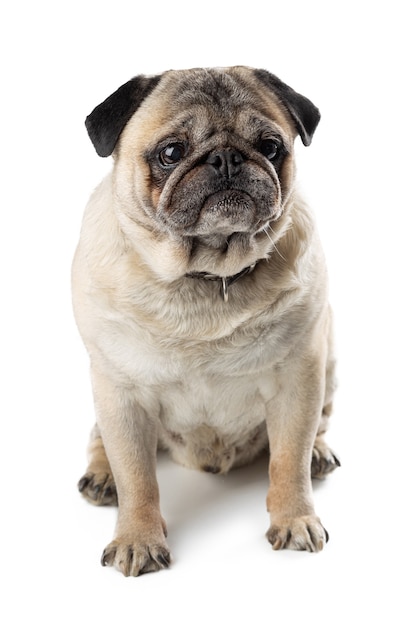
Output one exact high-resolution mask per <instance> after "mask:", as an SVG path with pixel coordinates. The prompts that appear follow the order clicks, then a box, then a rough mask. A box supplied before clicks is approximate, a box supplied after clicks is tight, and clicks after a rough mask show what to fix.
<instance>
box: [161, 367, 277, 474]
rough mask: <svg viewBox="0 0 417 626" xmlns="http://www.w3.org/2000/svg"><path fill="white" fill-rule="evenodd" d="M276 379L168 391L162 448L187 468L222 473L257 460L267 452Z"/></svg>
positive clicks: (266, 376) (214, 381)
mask: <svg viewBox="0 0 417 626" xmlns="http://www.w3.org/2000/svg"><path fill="white" fill-rule="evenodd" d="M274 395H275V394H274V383H273V375H272V373H263V374H260V375H257V376H250V377H249V376H240V377H219V378H215V377H211V378H204V377H202V376H198V375H194V376H193V377H192V380H191V381H187V382H183V383H181V384H176V385H168V386H166V387H165V389H164V391H163V394H162V397H161V399H160V402H161V405H160V406H161V411H160V441H161V445H162V446H163V447H165V448H168V449H169V450H170V451H171V454H172V456H173V458H174V459H175V460H176V461H177V462H179V463H181V464H183V465H186V466H188V467H192V468H196V469H202V470H205V471H209V472H213V473H218V472H227V471H228V470H229V469H230V468H231V467H232V466H237V465H241V464H244V463H247V462H249V461H251V460H252V459H254V458H255V457H256V456H257V455H258V454H259V453H260V452H261V451H262V450H263V449H265V448H266V447H267V441H268V439H267V433H266V424H265V420H266V417H267V412H268V402H269V401H270V400H271V398H272V397H273V396H274Z"/></svg>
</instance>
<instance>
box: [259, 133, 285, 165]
mask: <svg viewBox="0 0 417 626" xmlns="http://www.w3.org/2000/svg"><path fill="white" fill-rule="evenodd" d="M280 147H281V146H280V144H279V142H278V141H277V140H276V139H270V138H268V139H262V140H261V141H260V142H259V152H260V153H261V154H263V155H264V157H266V158H267V159H268V160H269V161H273V160H274V159H275V157H276V156H277V155H278V152H279V150H280Z"/></svg>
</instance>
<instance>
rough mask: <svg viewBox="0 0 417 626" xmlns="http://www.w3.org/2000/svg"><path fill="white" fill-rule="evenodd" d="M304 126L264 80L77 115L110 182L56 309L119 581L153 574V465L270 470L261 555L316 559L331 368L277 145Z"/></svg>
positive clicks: (149, 79) (284, 151) (297, 104)
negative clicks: (66, 295) (89, 404)
mask: <svg viewBox="0 0 417 626" xmlns="http://www.w3.org/2000/svg"><path fill="white" fill-rule="evenodd" d="M319 119H320V114H319V111H318V109H317V108H316V107H315V106H314V105H313V104H312V102H310V100H308V99H307V98H305V97H304V96H302V95H300V94H299V93H297V92H296V91H294V90H293V89H292V88H290V87H289V86H287V85H286V84H285V83H283V82H282V81H281V80H280V79H278V78H277V77H276V76H275V75H273V74H271V73H269V72H268V71H266V70H263V69H252V68H248V67H240V66H238V67H231V68H211V69H190V70H181V71H167V72H165V73H162V74H160V75H154V76H145V75H140V76H137V77H135V78H133V79H132V80H130V81H129V82H127V83H126V84H124V85H122V86H121V87H120V88H119V89H118V90H117V91H116V92H115V93H113V94H112V95H111V96H110V97H108V98H107V99H106V100H105V101H104V102H102V104H100V105H98V106H97V107H96V108H95V109H94V110H93V112H92V113H91V114H90V115H89V116H88V117H87V120H86V126H87V130H88V133H89V136H90V138H91V141H92V143H93V145H94V147H95V149H96V151H97V153H98V154H99V155H100V156H101V157H107V156H110V155H112V157H113V160H114V164H113V169H112V171H111V173H110V174H109V175H108V176H107V177H106V178H105V179H104V180H103V182H102V183H101V184H100V185H99V186H98V187H97V189H96V190H95V191H94V193H93V195H92V197H91V199H90V201H89V203H88V205H87V208H86V212H85V216H84V220H83V225H82V230H81V236H80V241H79V245H78V248H77V251H76V254H75V258H74V262H73V273H72V276H73V278H72V281H73V301H74V311H75V317H76V321H77V324H78V327H79V331H80V333H81V336H82V338H83V341H84V343H85V346H86V348H87V351H88V353H89V356H90V359H91V376H92V387H93V394H94V401H95V408H96V419H97V423H96V424H95V426H94V428H93V431H92V435H91V440H90V444H89V450H88V455H89V463H88V468H87V471H86V473H85V475H84V476H83V477H82V478H81V480H80V481H79V484H78V486H79V490H80V491H81V493H82V494H83V495H84V496H85V497H86V498H87V499H88V500H89V501H90V502H92V503H93V504H98V505H106V504H116V503H117V504H118V507H119V510H118V521H117V526H116V531H115V536H114V539H113V540H112V541H111V542H110V543H109V545H108V546H107V547H106V548H105V550H104V552H103V555H102V560H101V562H102V564H103V565H114V566H115V567H116V568H118V569H119V570H121V572H122V573H123V574H125V575H126V576H129V575H130V576H138V575H139V574H143V573H145V572H151V571H155V570H159V569H162V568H166V567H168V565H169V564H170V560H171V557H170V551H169V548H168V545H167V542H166V536H167V527H166V523H165V521H164V519H163V517H162V515H161V511H160V504H159V492H158V484H157V479H156V470H155V468H156V462H157V449H158V447H161V448H165V449H167V450H169V451H170V453H171V454H172V457H173V459H174V460H175V461H177V462H178V463H181V464H183V465H185V466H187V467H190V468H193V469H197V470H202V471H204V472H211V473H213V474H221V473H225V472H228V471H229V470H230V469H231V468H235V467H237V466H239V465H242V464H244V463H250V462H251V461H252V460H253V459H255V458H256V457H257V456H258V455H259V454H260V453H261V452H262V451H264V450H268V452H269V481H270V484H269V489H268V494H267V508H268V511H269V513H270V527H269V530H268V531H267V538H268V540H269V542H270V543H271V544H272V547H273V548H274V549H275V550H280V549H283V548H291V549H295V550H308V551H310V552H317V551H319V550H321V549H322V548H323V546H324V545H325V543H326V542H327V540H328V534H327V531H326V530H325V528H324V527H323V525H322V523H321V521H320V519H319V517H318V516H317V515H316V513H315V510H314V504H313V497H312V481H311V477H318V478H322V477H324V476H325V475H326V474H328V473H329V472H331V471H332V470H333V469H334V468H335V467H336V466H338V465H339V461H338V459H337V457H336V456H335V454H334V453H333V452H332V451H331V449H330V448H329V447H328V446H327V444H326V442H325V440H324V433H325V431H326V429H327V426H328V420H329V416H330V413H331V408H332V396H333V392H334V388H335V383H334V356H333V348H332V315H331V310H330V308H329V304H328V295H327V277H326V267H325V260H324V257H323V252H322V249H321V247H320V242H319V238H318V235H317V231H316V227H315V223H314V219H313V217H312V215H311V213H310V211H309V209H308V207H307V206H306V204H305V203H304V202H303V200H302V199H301V197H300V195H299V193H298V192H297V189H296V185H295V166H294V140H295V139H296V137H297V136H298V135H299V136H300V137H301V140H302V142H303V144H304V145H306V146H308V145H309V144H310V142H311V140H312V137H313V133H314V131H315V129H316V127H317V124H318V122H319Z"/></svg>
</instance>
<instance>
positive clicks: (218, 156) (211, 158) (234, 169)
mask: <svg viewBox="0 0 417 626" xmlns="http://www.w3.org/2000/svg"><path fill="white" fill-rule="evenodd" d="M243 161H244V158H243V156H242V154H241V153H240V152H239V151H238V150H234V149H233V148H228V149H226V150H216V151H215V152H210V154H209V155H208V157H207V159H206V163H208V164H209V165H213V167H214V168H215V169H216V170H218V172H219V173H220V174H221V175H222V176H224V177H225V178H232V177H233V176H235V175H236V174H238V173H239V172H240V168H241V165H242V163H243Z"/></svg>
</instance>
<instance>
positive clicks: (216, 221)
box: [184, 191, 271, 250]
mask: <svg viewBox="0 0 417 626" xmlns="http://www.w3.org/2000/svg"><path fill="white" fill-rule="evenodd" d="M266 217H267V219H265V216H262V218H263V219H262V218H261V217H260V216H259V215H258V214H257V210H256V206H255V204H254V202H253V200H252V198H251V197H250V196H249V194H246V193H244V192H242V191H230V192H228V193H225V192H224V191H223V192H218V193H214V194H212V195H211V196H209V197H208V198H207V199H206V200H205V202H204V204H203V206H202V208H201V210H200V213H199V216H198V219H197V221H196V222H195V223H194V224H192V225H190V226H188V227H187V228H186V229H185V230H184V235H185V236H187V237H192V238H194V239H195V240H197V241H199V242H201V243H202V244H204V245H205V246H208V247H210V248H215V249H216V250H219V249H220V250H226V249H227V248H228V246H229V245H230V243H231V241H244V240H245V239H247V238H248V237H251V236H253V235H255V234H256V233H257V232H259V231H260V230H262V229H264V228H265V227H266V226H267V224H268V222H269V219H270V217H271V215H268V216H266Z"/></svg>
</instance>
